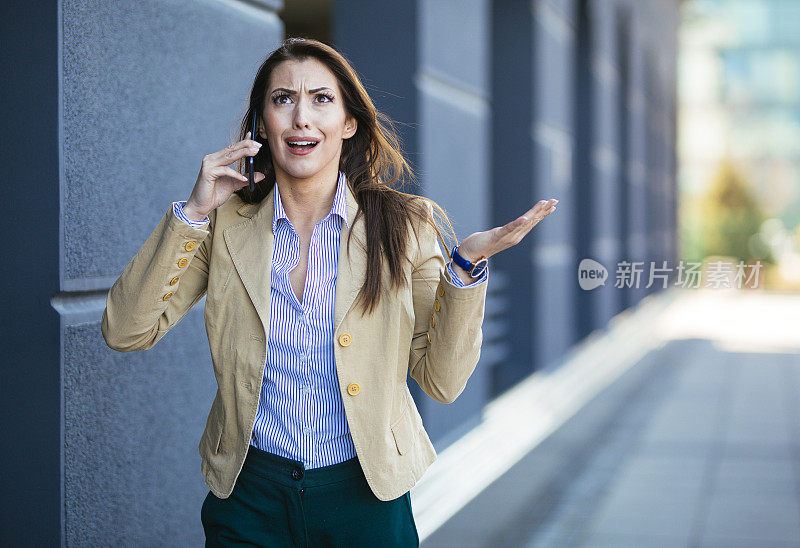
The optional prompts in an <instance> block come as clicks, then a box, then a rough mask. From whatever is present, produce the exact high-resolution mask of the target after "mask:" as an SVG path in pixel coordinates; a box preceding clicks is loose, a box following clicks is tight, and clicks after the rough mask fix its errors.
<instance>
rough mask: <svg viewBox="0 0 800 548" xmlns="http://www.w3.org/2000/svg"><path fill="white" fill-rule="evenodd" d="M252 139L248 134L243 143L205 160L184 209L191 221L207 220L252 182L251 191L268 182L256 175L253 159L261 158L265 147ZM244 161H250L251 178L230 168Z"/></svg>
mask: <svg viewBox="0 0 800 548" xmlns="http://www.w3.org/2000/svg"><path fill="white" fill-rule="evenodd" d="M251 135H252V133H251V132H250V131H248V132H247V134H246V135H245V138H244V139H243V140H241V141H239V142H238V143H234V144H232V145H229V146H227V147H225V148H223V149H222V150H219V151H217V152H214V153H212V154H209V155H207V156H206V157H205V158H203V163H202V166H201V167H200V174H199V175H198V176H197V182H195V185H194V188H193V189H192V195H191V196H189V199H188V200H187V201H186V205H185V206H184V207H183V211H184V213H186V215H187V216H188V217H189V218H190V219H191V218H195V219H197V220H200V219H203V218H205V216H207V215H208V214H209V213H210V212H211V211H213V210H214V209H216V208H218V207H219V206H221V205H222V204H224V203H225V202H226V201H227V200H228V198H230V197H231V194H233V193H234V192H235V191H237V190H239V189H240V188H242V187H244V186H245V185H247V183H248V181H249V182H250V188H253V189H254V188H255V183H258V182H259V181H261V180H262V179H264V174H263V173H260V172H258V171H254V168H253V156H255V155H256V154H258V151H259V150H260V149H261V143H259V142H257V141H254V140H253V139H251V138H250V136H251ZM240 158H247V159H246V160H245V162H246V164H247V165H248V171H249V177H246V176H244V175H242V174H241V173H239V172H238V171H236V170H235V169H233V168H232V167H230V165H231V164H232V163H233V162H235V161H237V160H239V159H240Z"/></svg>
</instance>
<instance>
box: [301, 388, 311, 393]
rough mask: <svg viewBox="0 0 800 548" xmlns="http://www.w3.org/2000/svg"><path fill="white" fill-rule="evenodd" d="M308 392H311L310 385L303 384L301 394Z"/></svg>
mask: <svg viewBox="0 0 800 548" xmlns="http://www.w3.org/2000/svg"><path fill="white" fill-rule="evenodd" d="M309 393H311V387H310V386H304V387H303V394H309Z"/></svg>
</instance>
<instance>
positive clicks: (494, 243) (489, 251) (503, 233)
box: [458, 198, 558, 262]
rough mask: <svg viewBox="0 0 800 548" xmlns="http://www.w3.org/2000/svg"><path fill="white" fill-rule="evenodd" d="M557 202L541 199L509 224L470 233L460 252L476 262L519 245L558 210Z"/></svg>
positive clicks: (460, 247)
mask: <svg viewBox="0 0 800 548" xmlns="http://www.w3.org/2000/svg"><path fill="white" fill-rule="evenodd" d="M557 203H558V200H556V199H555V198H551V199H550V200H540V201H538V202H537V203H536V204H535V205H534V206H533V207H532V208H530V209H529V210H528V211H526V212H525V213H523V214H522V215H520V216H519V217H517V218H516V219H514V220H513V221H511V222H510V223H508V224H505V225H503V226H498V227H495V228H493V229H491V230H484V231H483V232H475V233H474V234H470V235H469V236H467V237H466V238H465V239H464V240H463V241H462V242H461V244H460V245H459V246H458V254H459V255H461V256H463V257H464V258H465V259H467V260H469V261H473V262H474V261H476V260H478V259H479V258H480V257H481V256H484V257H487V258H488V257H491V256H492V255H494V254H495V253H499V252H500V251H503V250H504V249H508V248H509V247H511V246H514V245H517V244H518V243H519V242H520V241H521V240H522V238H524V237H525V235H526V234H527V233H528V232H530V230H531V229H532V228H533V227H534V226H536V225H537V223H538V222H539V221H541V220H542V219H544V218H545V217H547V216H548V215H550V214H551V213H552V212H553V211H555V210H556V204H557Z"/></svg>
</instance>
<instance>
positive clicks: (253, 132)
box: [247, 111, 258, 192]
mask: <svg viewBox="0 0 800 548" xmlns="http://www.w3.org/2000/svg"><path fill="white" fill-rule="evenodd" d="M257 112H258V111H253V123H252V124H251V125H250V138H251V139H253V140H254V141H255V139H256V120H258V114H257ZM247 177H248V178H249V179H250V192H252V191H254V190H255V189H256V176H255V173H254V168H253V156H248V157H247Z"/></svg>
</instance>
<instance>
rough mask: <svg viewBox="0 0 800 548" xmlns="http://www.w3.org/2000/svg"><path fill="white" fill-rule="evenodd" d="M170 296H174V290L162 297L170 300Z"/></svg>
mask: <svg viewBox="0 0 800 548" xmlns="http://www.w3.org/2000/svg"><path fill="white" fill-rule="evenodd" d="M170 297H172V291H170V292H169V293H167V294H166V295H164V296H163V297H161V298H162V299H164V300H165V301H168V300H169V299H170Z"/></svg>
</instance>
